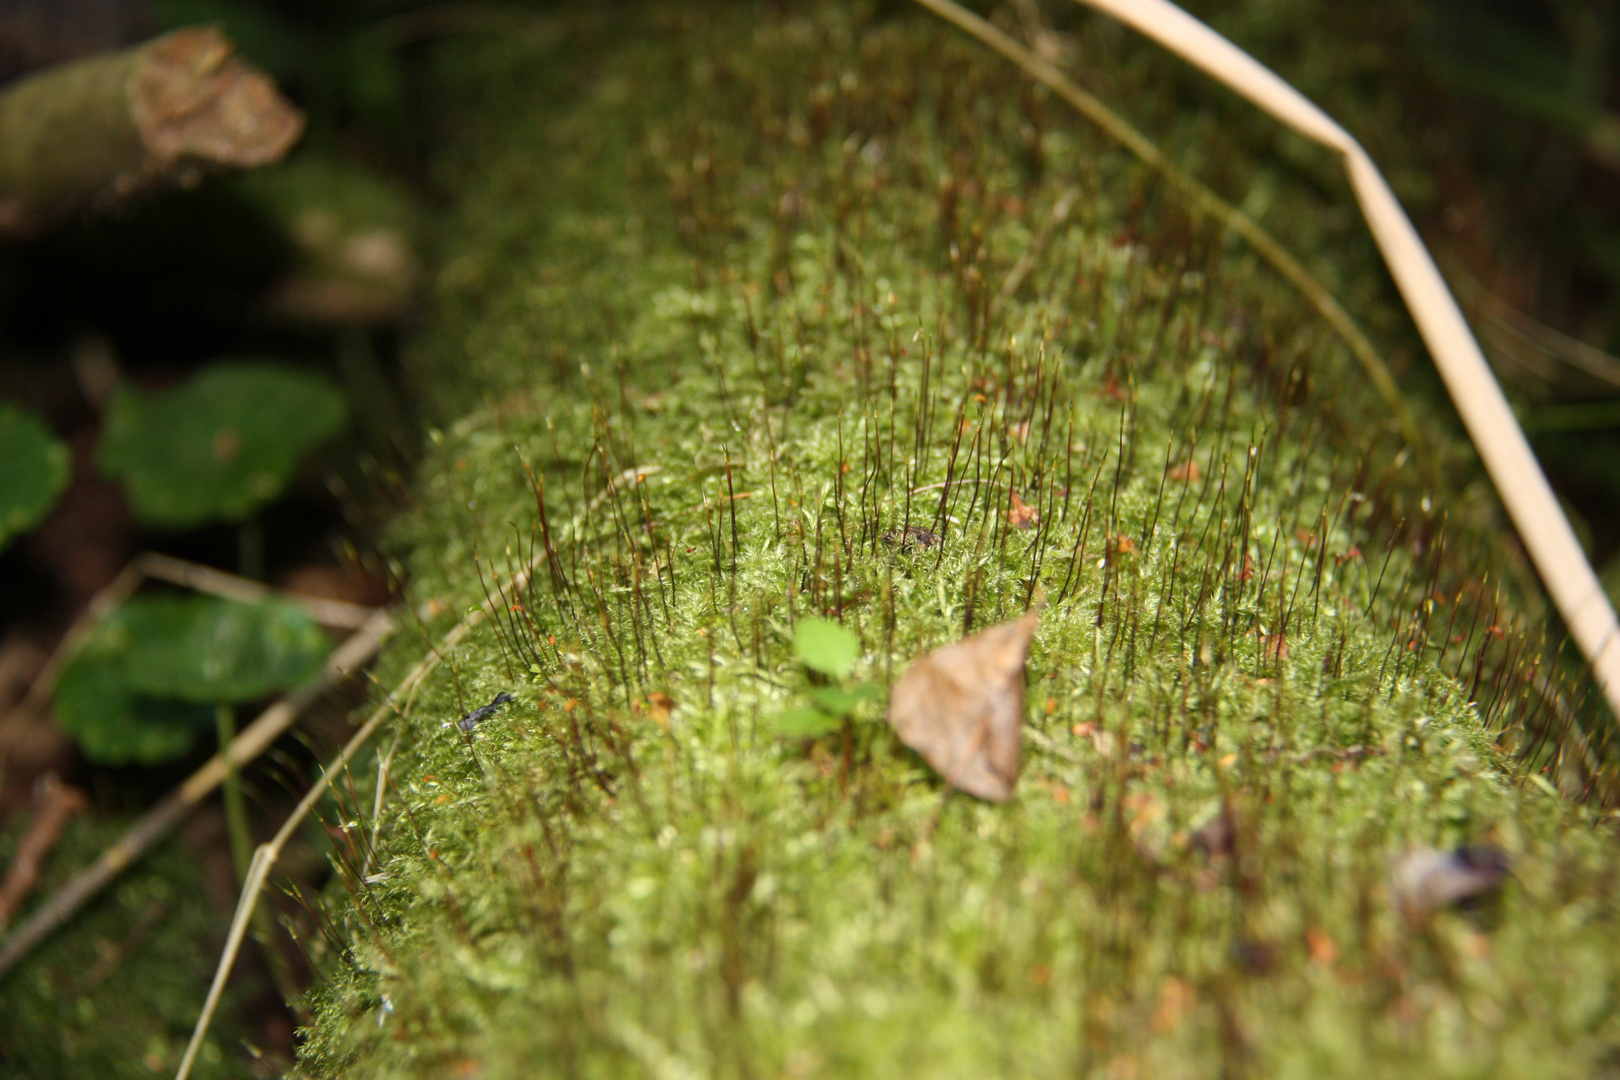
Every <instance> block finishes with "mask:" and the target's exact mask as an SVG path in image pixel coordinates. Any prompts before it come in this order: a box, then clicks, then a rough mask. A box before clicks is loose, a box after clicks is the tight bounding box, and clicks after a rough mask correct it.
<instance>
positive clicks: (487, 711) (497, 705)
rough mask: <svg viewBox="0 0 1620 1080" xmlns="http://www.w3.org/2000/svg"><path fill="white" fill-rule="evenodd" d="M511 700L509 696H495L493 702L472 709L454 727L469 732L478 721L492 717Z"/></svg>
mask: <svg viewBox="0 0 1620 1080" xmlns="http://www.w3.org/2000/svg"><path fill="white" fill-rule="evenodd" d="M511 700H512V695H511V694H496V695H495V700H494V701H492V702H490V703H489V704H488V705H485V706H483V707H482V708H477V709H474V710H473V711H472V712H470V713H468V714H467V715H466V716H463V717H462V718H461V719H460V720H457V721H456V727H458V728H460V729H461V730H462V731H471V730H472V729H473V728H475V727H477V726H478V721H480V720H482V719H484V718H485V717H486V716H494V715H495V714H496V713H498V712H500V711H501V706H502V705H505V704H506V703H507V702H509V701H511ZM444 726H445V727H449V726H450V725H449V724H448V723H446V724H445V725H444Z"/></svg>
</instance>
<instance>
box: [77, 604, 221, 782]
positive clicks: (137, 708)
mask: <svg viewBox="0 0 1620 1080" xmlns="http://www.w3.org/2000/svg"><path fill="white" fill-rule="evenodd" d="M126 645H127V642H126V641H121V640H120V638H119V636H117V635H104V634H100V633H98V634H96V636H95V637H93V638H92V639H91V640H90V642H89V643H88V644H86V645H85V647H84V648H83V649H81V650H79V652H78V653H77V654H75V655H74V657H73V658H72V659H71V660H69V661H68V662H67V664H66V665H65V666H64V667H63V668H62V675H61V678H60V679H58V680H57V684H56V698H55V713H56V723H57V726H59V727H60V728H61V729H62V730H63V731H65V732H67V733H68V734H69V735H71V736H72V737H73V741H74V742H76V743H78V744H79V749H80V750H82V751H83V752H84V756H85V757H87V758H89V759H90V760H91V761H95V762H100V763H101V764H103V765H128V764H139V765H157V764H160V763H162V762H165V761H172V760H173V759H174V758H177V757H179V756H180V755H181V754H184V753H185V752H186V751H187V750H190V749H191V744H192V743H193V742H195V741H196V739H197V735H198V733H199V732H202V731H205V730H207V729H209V728H210V727H212V726H213V711H212V710H211V709H209V708H207V707H206V706H202V705H192V704H188V703H186V702H183V701H175V700H173V699H162V698H150V697H145V696H142V695H139V694H137V693H135V692H134V690H133V688H131V686H130V684H129V678H128V664H127V661H128V649H127V647H126Z"/></svg>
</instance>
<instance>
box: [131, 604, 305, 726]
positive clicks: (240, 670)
mask: <svg viewBox="0 0 1620 1080" xmlns="http://www.w3.org/2000/svg"><path fill="white" fill-rule="evenodd" d="M114 618H115V619H117V620H118V622H119V623H120V627H121V630H122V632H123V633H125V634H127V635H128V636H129V638H130V646H129V657H130V666H129V680H130V685H131V686H132V687H133V688H134V689H135V690H136V691H137V692H138V693H142V694H148V695H151V696H153V697H165V698H178V699H180V700H182V701H193V702H197V703H199V704H213V703H215V702H236V701H251V700H253V699H254V698H259V697H264V696H265V695H266V694H270V693H274V692H275V691H277V690H286V689H289V688H291V687H293V686H296V685H298V684H299V683H301V682H304V681H305V680H307V679H310V678H312V677H313V676H314V675H315V674H316V673H317V672H319V671H320V669H321V661H322V659H323V658H324V657H325V656H326V652H327V641H326V635H325V634H323V633H321V629H320V627H318V626H316V625H315V623H314V622H313V621H312V620H311V619H310V618H309V616H308V615H305V614H304V613H303V611H302V610H300V609H299V608H298V607H297V606H295V605H293V604H291V603H288V602H287V601H285V600H276V599H271V600H264V601H261V602H259V603H256V604H242V603H237V602H235V601H232V600H221V599H218V598H216V597H212V596H196V595H192V596H162V595H156V596H142V597H137V598H136V599H134V600H131V601H130V602H129V603H128V604H126V605H124V608H123V610H121V611H120V612H118V614H117V615H116V616H114Z"/></svg>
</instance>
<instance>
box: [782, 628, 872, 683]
mask: <svg viewBox="0 0 1620 1080" xmlns="http://www.w3.org/2000/svg"><path fill="white" fill-rule="evenodd" d="M793 655H794V656H796V657H798V658H799V663H801V664H803V665H804V666H805V667H807V668H809V669H810V670H811V671H819V672H821V673H822V674H823V675H830V676H832V677H833V678H835V679H843V678H847V677H848V676H849V673H850V672H851V671H853V670H855V661H856V660H858V659H860V655H861V641H860V639H859V638H857V637H856V636H855V634H854V632H853V631H851V630H847V629H845V628H844V627H842V626H839V625H838V624H837V623H835V622H831V621H829V620H827V619H819V618H816V617H815V616H808V617H806V618H803V619H800V620H799V621H798V624H797V625H795V626H794V628H793Z"/></svg>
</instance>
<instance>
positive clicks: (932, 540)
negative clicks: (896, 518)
mask: <svg viewBox="0 0 1620 1080" xmlns="http://www.w3.org/2000/svg"><path fill="white" fill-rule="evenodd" d="M880 539H881V540H882V541H883V542H884V543H885V544H888V545H889V546H890V547H894V546H895V545H896V544H899V545H900V550H901V551H927V550H928V549H929V548H932V547H938V546H939V544H940V539H939V534H937V533H931V532H929V531H928V530H927V529H925V528H923V527H922V526H921V525H908V526H906V528H905V529H904V530H901V529H890V530H889V531H888V532H886V533H884V534H883V536H882V537H880Z"/></svg>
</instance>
